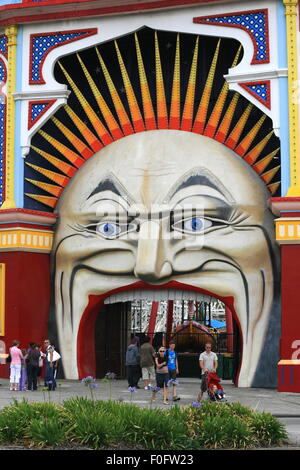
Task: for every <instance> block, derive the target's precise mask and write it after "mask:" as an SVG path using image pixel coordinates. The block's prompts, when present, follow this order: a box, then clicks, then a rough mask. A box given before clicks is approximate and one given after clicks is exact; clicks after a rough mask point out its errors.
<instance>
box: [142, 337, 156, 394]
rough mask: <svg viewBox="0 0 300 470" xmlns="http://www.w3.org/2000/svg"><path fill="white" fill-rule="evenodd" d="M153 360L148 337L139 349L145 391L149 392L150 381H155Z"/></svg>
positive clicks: (152, 349)
mask: <svg viewBox="0 0 300 470" xmlns="http://www.w3.org/2000/svg"><path fill="white" fill-rule="evenodd" d="M154 358H155V350H154V348H153V346H152V344H150V338H149V336H146V337H145V342H144V344H142V346H141V349H140V365H141V368H142V377H143V380H144V386H145V390H149V388H150V387H151V381H152V380H153V382H154V381H155V369H154Z"/></svg>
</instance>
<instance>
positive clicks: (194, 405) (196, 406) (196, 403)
mask: <svg viewBox="0 0 300 470" xmlns="http://www.w3.org/2000/svg"><path fill="white" fill-rule="evenodd" d="M192 406H193V407H194V408H202V403H199V401H193V403H192Z"/></svg>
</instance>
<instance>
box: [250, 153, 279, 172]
mask: <svg viewBox="0 0 300 470" xmlns="http://www.w3.org/2000/svg"><path fill="white" fill-rule="evenodd" d="M279 150H280V147H278V148H277V149H275V150H273V152H271V153H269V154H268V155H267V156H266V157H264V158H262V159H261V160H259V161H258V162H257V163H255V165H253V167H252V168H253V170H255V171H256V173H258V174H259V175H260V174H261V173H262V172H263V171H264V170H265V168H267V166H268V165H269V163H271V161H272V160H273V158H274V157H276V155H277V153H278V152H279Z"/></svg>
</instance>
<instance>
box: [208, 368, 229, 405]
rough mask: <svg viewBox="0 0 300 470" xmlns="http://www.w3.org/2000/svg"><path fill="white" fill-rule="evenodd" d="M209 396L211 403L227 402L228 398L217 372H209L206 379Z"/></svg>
mask: <svg viewBox="0 0 300 470" xmlns="http://www.w3.org/2000/svg"><path fill="white" fill-rule="evenodd" d="M206 380H207V394H208V396H209V399H210V401H226V396H225V393H224V390H223V387H222V385H221V379H220V378H219V377H218V375H217V374H216V373H215V372H209V373H208V374H207V377H206Z"/></svg>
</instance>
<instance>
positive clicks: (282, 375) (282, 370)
mask: <svg viewBox="0 0 300 470" xmlns="http://www.w3.org/2000/svg"><path fill="white" fill-rule="evenodd" d="M280 378H281V385H284V366H281V376H280Z"/></svg>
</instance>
